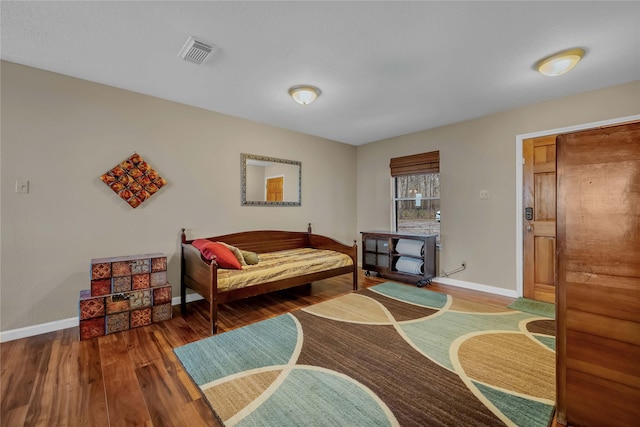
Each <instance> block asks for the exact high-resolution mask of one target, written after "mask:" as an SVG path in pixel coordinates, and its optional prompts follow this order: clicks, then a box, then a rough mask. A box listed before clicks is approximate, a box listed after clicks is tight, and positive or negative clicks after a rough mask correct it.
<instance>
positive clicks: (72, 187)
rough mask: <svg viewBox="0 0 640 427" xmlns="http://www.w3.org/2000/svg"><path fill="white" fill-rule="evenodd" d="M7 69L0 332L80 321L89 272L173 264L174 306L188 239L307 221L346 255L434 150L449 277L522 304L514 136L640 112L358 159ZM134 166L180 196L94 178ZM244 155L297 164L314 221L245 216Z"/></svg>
mask: <svg viewBox="0 0 640 427" xmlns="http://www.w3.org/2000/svg"><path fill="white" fill-rule="evenodd" d="M1 67H2V68H1V70H0V71H1V79H2V80H1V83H2V86H1V91H2V92H1V95H2V96H1V108H2V109H1V114H2V116H1V133H0V138H1V139H0V143H1V146H0V158H1V163H0V189H1V200H0V201H1V205H0V222H1V246H0V251H1V252H0V331H7V330H12V329H16V328H21V327H27V326H31V325H37V324H41V323H45V322H51V321H57V320H63V319H68V318H72V317H75V316H77V298H78V292H79V291H80V290H82V289H86V288H88V287H89V262H90V259H91V258H98V257H106V256H116V255H129V254H140V253H149V252H164V253H166V254H167V255H168V257H169V281H170V282H171V283H172V284H173V287H174V296H178V277H179V252H178V250H179V244H178V242H179V229H180V228H181V227H186V228H187V230H188V234H189V236H191V237H197V236H200V237H201V236H205V235H215V234H222V233H227V232H234V231H242V230H247V229H265V228H269V229H286V230H304V229H306V223H307V222H311V223H312V224H313V226H314V230H315V231H316V232H318V233H321V234H326V235H329V236H331V237H334V238H336V239H339V240H342V241H344V242H351V241H352V240H353V239H359V236H358V232H359V231H362V230H369V229H381V228H389V226H390V223H391V219H390V218H391V216H390V194H391V193H390V180H389V172H388V171H389V169H388V168H389V159H390V158H391V157H397V156H402V155H408V154H415V153H422V152H426V151H432V150H440V157H441V170H442V188H441V189H442V224H441V225H442V243H443V250H442V252H441V260H440V264H441V268H443V269H444V270H452V269H454V268H456V267H458V266H459V265H460V262H462V261H466V262H467V265H468V268H467V270H465V271H464V272H461V273H459V274H456V275H455V276H453V277H454V278H455V279H458V280H461V281H465V282H467V283H471V284H473V283H477V284H481V285H487V286H493V287H497V288H501V289H505V290H515V281H516V254H515V242H516V231H515V224H516V194H515V192H516V183H515V176H516V159H515V153H516V146H515V141H516V135H521V134H526V133H531V132H538V131H543V130H546V129H555V128H561V127H566V126H572V125H578V124H581V123H590V122H596V121H600V120H607V119H613V118H617V117H624V116H629V115H633V114H639V113H640V82H633V83H629V84H626V85H620V86H616V87H612V88H607V89H603V90H599V91H594V92H589V93H585V94H581V95H577V96H573V97H568V98H563V99H558V100H555V101H552V102H546V103H542V104H537V105H533V106H529V107H526V108H520V109H517V110H511V111H508V112H505V113H501V114H496V115H493V116H488V117H484V118H480V119H477V120H472V121H467V122H462V123H458V124H454V125H450V126H445V127H441V128H437V129H431V130H427V131H424V132H418V133H415V134H411V135H406V136H402V137H397V138H392V139H389V140H384V141H379V142H376V143H372V144H368V145H364V146H360V147H357V148H356V147H352V146H349V145H345V144H340V143H337V142H334V141H328V140H324V139H320V138H316V137H312V136H308V135H303V134H299V133H295V132H291V131H286V130H283V129H278V128H274V127H270V126H265V125H261V124H257V123H253V122H249V121H246V120H242V119H238V118H234V117H230V116H225V115H222V114H217V113H214V112H210V111H205V110H201V109H198V108H192V107H188V106H185V105H182V104H177V103H173V102H169V101H164V100H160V99H157V98H153V97H148V96H144V95H139V94H135V93H132V92H128V91H124V90H119V89H114V88H112V87H108V86H103V85H99V84H94V83H90V82H87V81H83V80H78V79H74V78H70V77H66V76H62V75H58V74H54V73H49V72H45V71H41V70H37V69H33V68H29V67H24V66H20V65H17V64H12V63H7V62H1ZM134 151H137V152H138V153H140V154H141V155H142V156H143V157H144V158H145V159H146V160H147V161H148V162H149V163H150V164H151V165H152V166H153V167H154V168H155V169H156V170H157V171H158V172H159V173H160V174H161V175H162V176H163V177H165V178H166V179H167V180H168V181H169V185H168V186H167V187H165V188H163V189H162V190H161V191H160V192H159V193H157V194H156V195H154V196H153V197H152V198H151V200H149V201H147V202H145V203H144V204H143V205H142V206H140V207H139V208H137V209H135V210H134V209H131V208H130V207H129V206H128V205H126V204H124V203H123V202H122V201H120V200H119V199H117V196H115V193H113V192H112V191H111V190H110V189H109V188H107V187H106V186H105V185H104V184H103V183H102V182H100V180H99V179H98V176H99V175H101V174H102V173H104V172H105V171H107V170H108V169H109V168H111V167H112V166H113V165H115V164H117V163H119V162H120V161H121V160H123V159H124V158H125V157H127V156H129V155H130V154H132V153H133V152H134ZM242 152H244V153H252V154H258V155H264V156H269V157H277V158H287V159H292V160H299V161H301V162H302V206H301V207H284V208H268V207H257V206H247V207H242V206H240V172H239V169H240V153H242ZM329 165H330V166H329ZM356 165H357V168H355V167H354V166H356ZM329 167H330V170H329ZM18 179H28V180H29V181H30V192H29V194H26V195H24V194H16V193H15V181H16V180H18ZM356 182H357V185H356ZM482 189H487V190H489V191H490V192H491V198H490V199H489V200H479V197H478V193H479V191H480V190H482Z"/></svg>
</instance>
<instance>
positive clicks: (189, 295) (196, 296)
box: [171, 293, 204, 305]
mask: <svg viewBox="0 0 640 427" xmlns="http://www.w3.org/2000/svg"><path fill="white" fill-rule="evenodd" d="M201 299H204V298H202V296H201V295H200V294H196V293H187V302H193V301H200V300H201ZM179 304H180V296H177V297H173V298H171V305H179Z"/></svg>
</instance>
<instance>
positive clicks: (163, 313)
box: [153, 303, 171, 323]
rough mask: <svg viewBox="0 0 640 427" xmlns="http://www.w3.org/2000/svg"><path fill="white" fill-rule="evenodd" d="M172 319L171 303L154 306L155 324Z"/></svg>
mask: <svg viewBox="0 0 640 427" xmlns="http://www.w3.org/2000/svg"><path fill="white" fill-rule="evenodd" d="M169 319H171V303H169V304H161V305H154V306H153V323H157V322H162V321H163V320H169Z"/></svg>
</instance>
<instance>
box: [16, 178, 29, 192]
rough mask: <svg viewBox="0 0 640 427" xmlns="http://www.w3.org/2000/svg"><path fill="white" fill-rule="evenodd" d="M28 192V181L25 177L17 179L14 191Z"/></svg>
mask: <svg viewBox="0 0 640 427" xmlns="http://www.w3.org/2000/svg"><path fill="white" fill-rule="evenodd" d="M28 192H29V181H28V180H26V179H19V180H17V181H16V193H18V194H27V193H28Z"/></svg>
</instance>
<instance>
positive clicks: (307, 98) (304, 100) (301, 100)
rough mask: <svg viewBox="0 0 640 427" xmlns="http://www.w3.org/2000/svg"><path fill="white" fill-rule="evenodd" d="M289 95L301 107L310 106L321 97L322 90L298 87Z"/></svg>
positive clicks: (311, 87)
mask: <svg viewBox="0 0 640 427" xmlns="http://www.w3.org/2000/svg"><path fill="white" fill-rule="evenodd" d="M289 95H291V97H292V98H293V100H294V101H296V102H297V103H298V104H300V105H309V104H311V103H312V102H313V101H315V100H316V98H317V97H318V96H320V89H318V88H317V87H315V86H309V85H297V86H293V87H292V88H290V89H289Z"/></svg>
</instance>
